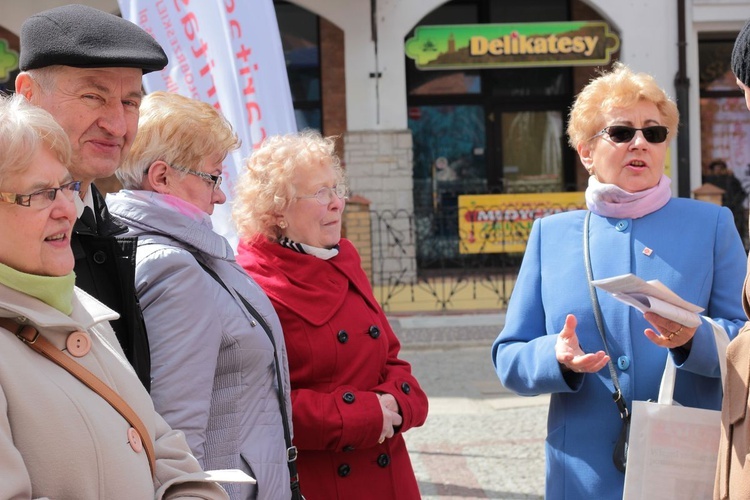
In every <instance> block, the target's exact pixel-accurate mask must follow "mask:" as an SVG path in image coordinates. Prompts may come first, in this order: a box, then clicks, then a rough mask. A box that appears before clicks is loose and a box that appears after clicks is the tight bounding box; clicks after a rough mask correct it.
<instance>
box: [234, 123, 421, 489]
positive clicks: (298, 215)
mask: <svg viewBox="0 0 750 500" xmlns="http://www.w3.org/2000/svg"><path fill="white" fill-rule="evenodd" d="M235 194H236V203H235V205H234V206H233V211H232V216H233V219H234V221H235V224H236V225H237V229H238V233H239V235H240V238H241V242H240V245H239V247H238V250H237V254H238V255H237V260H238V262H239V263H240V264H241V265H242V266H243V267H244V268H245V270H246V271H247V272H248V273H249V274H250V276H252V277H253V278H255V280H256V281H257V282H258V283H259V284H260V286H261V287H263V289H264V290H265V291H266V293H267V294H268V296H269V297H270V298H271V301H272V302H273V305H274V307H275V308H276V312H277V313H278V314H279V318H280V319H281V324H282V326H283V327H284V337H285V339H286V345H287V351H288V353H289V372H290V377H291V383H292V408H293V410H294V411H293V420H294V434H295V444H296V446H297V447H298V448H299V458H298V460H297V462H298V466H299V473H300V485H301V487H302V492H303V493H304V495H305V497H306V498H307V500H336V499H341V500H344V499H346V500H348V499H353V498H356V499H361V500H367V499H378V500H382V499H399V500H408V499H417V498H420V494H419V489H418V486H417V481H416V478H415V476H414V472H413V470H412V466H411V462H410V460H409V454H408V452H407V450H406V445H405V443H404V438H403V433H404V432H406V431H408V430H409V429H411V428H412V427H417V426H420V425H422V424H423V423H424V421H425V418H426V417H427V406H428V403H427V396H426V395H425V393H424V392H423V391H422V389H421V388H420V386H419V383H418V382H417V380H416V379H415V378H414V376H413V375H412V374H411V367H410V366H409V364H408V363H407V362H406V361H404V360H402V359H399V357H398V354H399V350H400V344H399V341H398V339H397V338H396V335H395V334H394V332H393V330H392V329H391V327H390V325H389V323H388V320H387V318H386V317H385V314H384V313H383V310H382V309H381V307H380V306H379V304H378V303H377V301H376V300H375V297H374V296H373V292H372V287H371V286H370V283H369V281H368V279H367V276H366V275H365V273H364V271H363V269H362V266H361V260H360V257H359V254H358V253H357V250H356V249H355V248H354V245H352V243H351V242H350V241H348V240H346V239H344V238H342V237H341V223H342V216H343V211H344V205H345V203H346V202H345V199H346V185H345V183H344V176H343V171H342V169H341V167H340V166H339V159H338V157H337V156H336V155H335V152H334V141H333V139H332V138H323V137H321V136H320V134H318V133H316V132H312V131H306V132H303V133H299V134H288V135H283V136H274V137H270V138H268V139H266V140H265V141H264V142H263V144H262V145H261V147H260V148H259V149H257V150H256V151H255V152H254V153H253V155H252V156H251V157H250V158H249V159H248V160H247V162H246V165H245V169H244V172H243V173H242V174H241V176H240V180H239V182H238V184H237V186H236V193H235Z"/></svg>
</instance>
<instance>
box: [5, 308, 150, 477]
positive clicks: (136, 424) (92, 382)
mask: <svg viewBox="0 0 750 500" xmlns="http://www.w3.org/2000/svg"><path fill="white" fill-rule="evenodd" d="M0 327H3V328H5V329H6V330H8V331H10V332H14V333H15V335H16V337H18V338H19V340H21V341H22V342H23V343H24V344H26V345H27V346H29V347H31V348H32V349H33V350H35V351H36V352H38V353H39V354H41V355H42V356H44V357H45V358H47V359H49V360H50V361H53V362H54V363H56V364H57V365H59V366H61V367H62V368H64V369H65V370H67V371H68V372H69V373H70V374H71V375H73V376H74V377H75V378H77V379H78V380H80V381H81V382H83V384H84V385H85V386H86V387H88V388H89V389H91V390H92V391H94V392H95V393H97V394H98V395H99V396H101V397H102V398H103V399H104V400H105V401H106V402H107V403H109V404H110V405H111V406H112V408H114V409H115V410H117V413H119V414H120V415H122V417H123V418H124V419H125V420H126V421H127V422H128V423H129V424H130V425H131V426H132V427H133V428H135V430H136V432H137V433H138V434H139V435H140V437H141V442H142V443H143V449H144V450H145V451H146V457H147V458H148V465H149V468H150V469H151V477H154V475H155V473H156V461H155V458H154V457H155V455H154V443H153V442H151V436H150V435H149V433H148V431H147V430H146V426H145V425H144V424H143V422H142V421H141V419H140V418H139V417H138V414H136V412H135V411H134V410H133V409H132V408H131V407H130V405H128V403H127V402H125V400H124V399H122V398H121V397H120V395H119V394H117V393H116V392H115V391H113V390H112V389H111V388H110V387H109V386H108V385H107V384H106V383H104V382H103V381H102V380H101V379H100V378H99V377H97V376H96V375H94V374H93V373H91V372H90V371H88V370H87V369H86V368H84V367H83V366H82V365H80V364H79V363H76V362H75V361H74V360H73V359H72V358H70V357H68V356H67V355H66V354H64V353H63V352H62V351H61V350H60V349H58V348H57V347H55V346H54V345H52V344H51V343H50V341H49V340H47V339H46V338H44V337H43V336H42V335H41V334H40V333H39V331H38V330H37V329H36V328H34V327H33V326H31V325H20V324H18V323H16V322H15V321H13V320H12V319H10V318H0Z"/></svg>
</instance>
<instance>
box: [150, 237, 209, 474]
mask: <svg viewBox="0 0 750 500" xmlns="http://www.w3.org/2000/svg"><path fill="white" fill-rule="evenodd" d="M140 252H141V249H139V256H138V265H137V266H136V290H137V292H138V298H139V300H140V303H141V307H142V309H143V317H144V319H145V321H146V326H147V328H148V332H149V343H150V347H151V377H152V384H151V397H152V399H153V401H154V406H155V408H156V411H158V412H159V413H160V414H161V415H162V416H163V417H164V419H165V420H166V421H167V422H168V423H169V425H170V426H171V427H173V428H175V429H179V430H181V431H183V432H184V433H185V436H186V438H187V441H188V444H189V445H190V448H191V449H192V450H193V453H194V454H195V457H196V458H197V459H198V461H199V462H200V463H201V465H204V462H203V460H204V456H205V453H204V444H205V440H206V427H207V425H208V418H209V411H210V405H211V393H212V391H213V384H214V376H215V372H216V365H217V362H218V355H219V349H220V347H221V343H222V335H223V329H222V320H221V318H220V317H217V316H216V315H215V314H213V312H212V311H213V310H214V307H213V305H214V304H215V303H216V300H217V298H216V290H217V288H218V286H219V285H218V284H217V283H216V282H214V280H213V279H212V278H211V276H209V275H208V273H206V272H205V271H204V270H203V269H202V268H201V267H200V265H199V264H198V262H197V261H196V260H195V258H194V257H193V256H192V254H190V253H189V252H188V251H186V250H182V249H176V248H163V247H161V248H158V249H157V250H155V251H150V253H148V254H147V255H141V254H140ZM221 291H223V290H221Z"/></svg>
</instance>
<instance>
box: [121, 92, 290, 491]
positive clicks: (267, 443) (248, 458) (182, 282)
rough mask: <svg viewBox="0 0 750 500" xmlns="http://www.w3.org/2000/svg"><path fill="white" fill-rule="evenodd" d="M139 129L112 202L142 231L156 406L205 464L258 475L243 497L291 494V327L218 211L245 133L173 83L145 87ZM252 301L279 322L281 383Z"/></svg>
mask: <svg viewBox="0 0 750 500" xmlns="http://www.w3.org/2000/svg"><path fill="white" fill-rule="evenodd" d="M138 128H139V132H138V136H137V137H136V138H135V141H134V142H133V147H132V148H130V152H129V153H128V155H127V156H126V157H125V159H124V161H123V162H122V166H121V167H120V168H119V169H118V170H117V177H118V179H119V180H120V182H121V183H122V185H123V187H124V189H122V190H121V191H120V192H118V193H115V194H109V195H107V204H108V205H109V209H110V212H111V214H112V215H113V216H114V217H115V218H117V220H118V221H119V222H120V223H122V224H125V225H127V226H128V227H129V228H130V232H129V233H128V235H129V236H131V235H132V236H137V237H138V251H137V253H136V271H135V283H136V291H137V293H138V298H139V300H140V303H141V305H142V307H143V315H144V318H145V320H146V326H147V327H148V330H149V332H150V342H151V374H152V379H153V382H152V386H151V396H152V398H153V400H154V406H155V407H156V409H157V411H158V412H159V413H160V414H161V415H162V416H163V417H164V418H165V420H166V421H167V422H168V423H169V424H170V425H171V426H172V427H173V428H175V429H180V430H182V431H183V432H185V435H186V436H187V440H188V443H189V444H190V448H191V449H192V450H193V453H194V454H195V456H196V457H197V458H198V461H199V462H200V464H201V465H202V466H203V467H205V468H207V469H227V468H231V469H242V470H244V471H245V472H246V473H248V474H250V475H251V476H253V477H255V478H256V479H257V481H258V483H257V485H252V484H247V483H244V484H231V485H227V486H226V488H227V490H228V491H229V494H230V497H231V498H234V499H238V500H239V499H250V498H253V499H254V498H258V499H269V500H271V499H273V500H276V499H278V500H282V499H287V500H288V499H289V498H290V495H291V490H290V472H289V468H288V465H287V462H286V446H285V440H284V425H283V421H282V419H283V418H284V417H283V414H282V412H281V408H280V406H279V391H281V392H282V393H283V403H284V405H285V408H288V409H289V411H291V402H290V401H289V390H290V389H289V371H288V368H287V362H286V350H285V348H284V336H283V334H282V332H281V325H280V324H279V318H278V316H276V313H275V312H274V309H273V306H272V305H271V302H270V301H269V300H268V297H266V295H265V293H263V290H261V288H260V287H259V286H258V285H257V284H256V283H255V282H254V281H253V280H252V279H251V278H250V277H248V276H247V274H246V273H245V272H244V270H243V269H242V268H241V267H240V266H239V265H238V264H237V262H236V261H235V258H234V252H233V251H232V248H231V247H230V245H229V242H228V241H227V240H226V239H225V238H224V237H223V236H221V235H219V234H217V233H215V232H214V231H213V229H212V225H211V218H210V215H211V214H212V213H213V210H214V205H215V204H217V203H218V204H221V203H224V202H225V201H226V196H225V195H224V193H223V192H222V189H221V180H222V177H221V173H222V163H223V162H224V159H225V157H226V156H227V154H228V153H229V152H231V151H232V150H234V149H236V148H237V147H239V141H238V139H237V136H236V134H235V133H234V131H233V130H232V127H231V126H230V125H229V123H228V122H227V121H226V120H225V119H224V118H223V117H222V116H221V115H220V114H219V113H218V112H217V111H216V110H215V109H214V108H213V107H212V106H211V105H210V104H207V103H205V102H201V101H197V100H194V99H190V98H187V97H183V96H181V95H178V94H173V93H166V92H154V93H152V94H149V95H147V96H146V97H144V99H143V102H142V104H141V113H140V120H139V125H138ZM245 301H246V302H247V303H249V304H251V305H252V307H253V308H254V310H255V311H257V313H258V314H260V315H261V316H262V318H263V320H264V321H265V322H266V323H267V324H268V325H270V328H271V331H272V333H273V336H274V343H275V344H276V346H277V347H278V357H279V359H278V361H279V363H280V367H279V368H280V373H281V374H282V380H281V381H278V380H277V378H276V371H275V370H276V367H275V363H276V359H275V357H274V346H273V344H272V343H271V341H270V340H269V338H268V336H267V335H266V332H265V331H264V329H263V327H262V326H261V324H260V320H259V319H258V318H256V317H254V316H253V313H252V312H251V311H249V310H248V308H247V307H246V306H245V305H244V302H245ZM288 425H289V426H291V422H290V421H289V422H288Z"/></svg>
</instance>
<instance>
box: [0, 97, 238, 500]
mask: <svg viewBox="0 0 750 500" xmlns="http://www.w3.org/2000/svg"><path fill="white" fill-rule="evenodd" d="M0 151H3V154H2V156H1V157H0V232H1V233H2V235H3V237H2V238H0V326H1V328H0V409H2V411H0V498H76V499H92V500H93V499H102V498H106V499H108V500H117V499H133V498H137V499H145V498H188V497H189V498H226V493H225V492H224V491H223V490H222V489H221V487H219V486H218V485H216V484H212V483H208V482H205V480H204V478H205V477H206V474H205V473H203V472H202V471H201V468H200V466H199V464H198V462H197V461H196V459H195V458H194V457H193V456H192V455H191V454H190V450H189V448H188V446H187V443H186V441H185V438H184V436H183V434H182V433H181V432H178V431H174V430H172V429H171V428H170V427H169V426H168V425H167V424H166V422H165V421H164V420H163V419H162V418H161V417H160V416H159V415H158V414H157V413H156V411H155V410H154V407H153V405H152V403H151V399H150V398H149V395H148V393H147V392H146V391H145V389H144V388H143V386H142V385H141V383H140V382H139V380H138V378H137V376H136V375H135V372H134V371H133V369H132V368H131V367H130V365H129V364H128V362H127V360H126V359H125V356H124V354H123V352H122V349H121V348H120V346H119V344H118V343H117V339H116V337H115V334H114V332H113V331H112V328H111V327H110V326H109V323H108V321H109V320H112V319H114V318H116V317H117V314H116V313H115V312H113V311H112V310H110V309H108V308H107V307H105V306H104V305H103V304H101V303H99V302H98V301H96V300H95V299H93V298H92V297H90V296H89V295H87V294H86V293H85V292H83V291H81V290H79V289H76V288H75V287H74V282H75V275H74V274H73V252H72V251H71V248H70V235H71V231H72V229H73V224H74V222H75V219H76V210H75V205H74V202H73V200H74V198H75V196H76V195H77V193H78V190H79V188H80V183H78V182H74V181H72V179H71V177H70V174H69V173H68V170H67V168H66V167H67V165H68V163H69V161H70V146H69V143H68V139H67V136H66V135H65V132H64V131H63V129H62V128H60V126H59V125H57V124H56V123H55V121H54V120H53V119H52V117H51V116H50V115H49V114H48V113H47V112H46V111H43V110H41V109H40V108H35V107H32V106H31V105H30V104H28V103H27V102H26V101H25V99H24V98H23V97H21V96H16V97H12V98H6V99H2V100H0ZM18 193H22V194H18ZM19 325H31V326H32V327H33V328H35V329H36V330H37V331H38V332H39V335H41V336H42V337H44V338H45V339H47V340H48V341H49V342H50V343H51V344H52V345H53V346H54V347H55V348H57V349H60V350H61V352H62V354H63V356H69V357H70V358H71V359H73V360H74V361H75V362H76V363H78V364H79V365H81V366H83V367H84V368H86V369H88V370H89V371H90V372H91V373H93V374H94V375H95V376H96V377H98V378H99V379H100V380H101V381H103V382H104V383H105V384H106V385H108V386H109V387H110V388H111V389H113V390H114V391H115V392H117V393H118V394H119V396H120V397H121V398H122V399H124V400H125V402H126V403H127V404H128V405H129V406H130V407H131V408H132V409H133V410H134V412H135V413H136V414H137V416H138V417H139V418H140V420H141V421H142V422H143V424H144V426H145V430H146V432H147V433H148V435H147V436H141V435H139V434H138V433H137V431H135V429H133V428H131V426H130V424H129V423H128V422H127V421H126V420H125V419H124V418H123V417H121V416H120V414H119V413H118V412H117V411H116V410H115V409H114V408H113V407H112V406H110V404H109V403H107V402H106V401H105V400H104V399H103V398H102V397H101V396H99V395H98V394H97V393H95V392H94V391H92V390H91V389H89V388H87V387H86V386H84V385H83V383H82V382H80V381H79V380H78V379H77V378H75V377H74V376H73V375H72V374H70V373H69V372H68V371H67V370H66V369H64V368H62V367H60V366H58V365H57V364H55V363H54V362H52V361H50V360H48V359H46V358H45V357H43V356H42V355H41V354H39V353H37V352H36V351H34V350H33V349H32V348H31V347H30V346H28V345H27V344H26V343H24V342H22V341H21V340H20V338H19V337H17V335H16V332H17V331H18V329H19ZM146 439H148V440H149V441H151V442H152V443H153V445H154V458H155V467H154V474H153V476H152V471H151V468H150V462H149V459H148V458H147V456H146V453H145V448H144V441H143V440H146Z"/></svg>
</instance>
